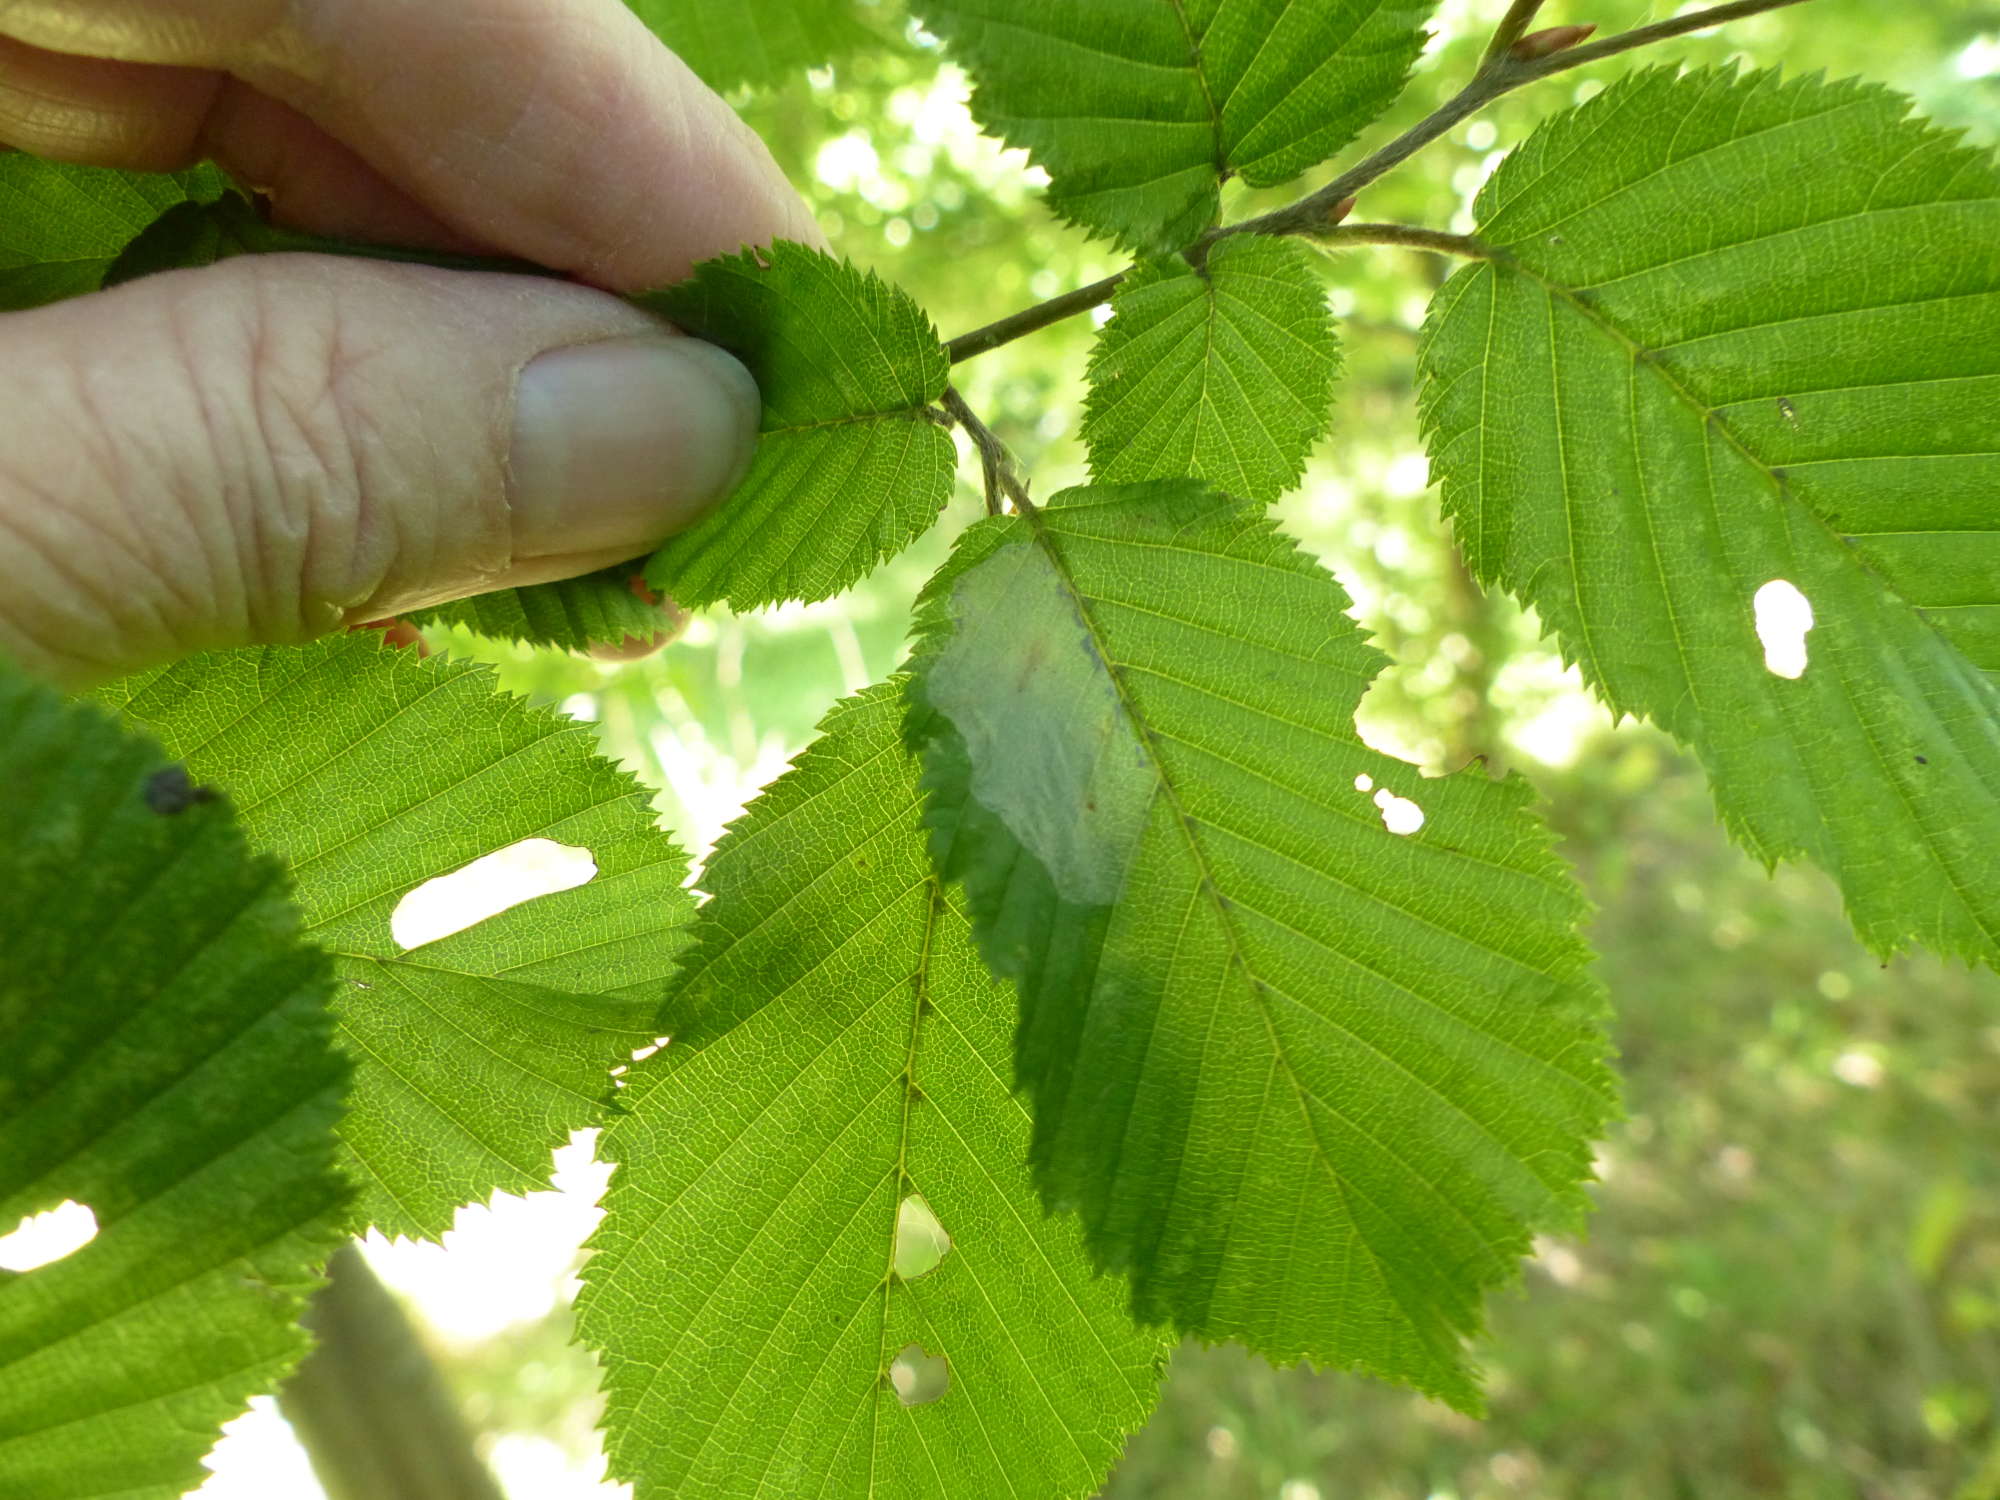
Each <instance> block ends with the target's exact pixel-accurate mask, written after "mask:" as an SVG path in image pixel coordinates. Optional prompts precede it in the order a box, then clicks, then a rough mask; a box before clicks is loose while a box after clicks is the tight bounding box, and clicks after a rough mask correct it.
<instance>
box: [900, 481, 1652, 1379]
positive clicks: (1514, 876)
mask: <svg viewBox="0 0 2000 1500" xmlns="http://www.w3.org/2000/svg"><path fill="white" fill-rule="evenodd" d="M1347 608H1348V600H1347V597H1346V595H1345V594H1344V593H1343V592H1342V591H1341V589H1340V586H1339V585H1338V584H1337V583H1335V582H1334V581H1333V579H1332V578H1331V577H1329V576H1328V575H1327V574H1325V573H1324V572H1322V571H1321V570H1320V569H1319V568H1318V567H1316V566H1315V565H1314V564H1312V563H1311V562H1309V561H1307V560H1306V559H1304V558H1303V557H1301V556H1300V555H1299V554H1298V553H1297V552H1296V551H1295V550H1294V548H1293V546H1292V544H1291V543H1290V542H1289V541H1287V540H1286V539H1285V538H1284V537H1282V536H1281V535H1279V534H1278V533H1277V532H1276V531H1275V530H1274V529H1273V528H1272V527H1271V526H1270V525H1269V524H1268V522H1266V521H1265V520H1264V519H1263V516H1262V513H1261V510H1260V509H1259V508H1257V507H1254V506H1251V505H1247V504H1243V503H1240V502H1236V501H1232V500H1230V499H1228V498H1227V497H1224V496H1222V495H1220V494H1218V493H1216V492H1215V491H1213V490H1211V489H1209V488H1207V487H1206V486H1203V485H1200V484H1197V483H1192V482H1186V481H1181V482H1168V481H1160V482H1155V483H1151V484H1144V485H1128V486H1118V487H1105V488H1099V489H1087V490H1072V491H1068V492H1066V493H1064V494H1063V495H1059V496H1057V497H1056V498H1055V499H1054V500H1053V501H1051V502H1050V503H1049V504H1048V505H1047V506H1046V507H1044V508H1043V509H1042V510H1041V511H1040V512H1039V513H1038V514H1037V515H1036V516H1035V517H1033V518H1012V519H1004V520H996V521H988V522H984V523H981V524H980V525H979V526H976V527H974V528H973V529H972V530H970V531H969V532H967V533H966V535H965V537H964V539H963V540H962V541H961V543H960V545H959V548H958V551H957V552H956V554H955V555H954V557H953V560H952V561H951V563H950V564H949V565H948V566H947V567H946V568H945V569H944V570H943V571H942V572H941V573H940V574H939V575H938V577H937V578H936V579H935V580H934V581H933V583H932V585H931V587H930V588H929V589H928V590H927V591H926V595H925V600H924V604H923V606H922V614H921V617H920V627H919V630H920V634H919V643H918V649H917V653H916V656H915V658H914V662H915V666H916V669H917V676H916V678H915V680H914V682H913V686H912V709H911V722H910V732H911V735H912V737H913V740H914V742H915V743H916V744H918V745H919V746H920V747H921V750H922V754H923V759H924V762H925V772H924V786H925V789H926V792H927V794H928V805H927V811H926V818H927V821H928V824H929V827H930V830H931V834H932V839H933V852H934V854H935V855H936V857H937V859H938V860H939V863H940V867H941V868H943V869H944V870H946V872H947V873H948V874H951V875H953V876H956V877H958V878H960V879H962V880H963V881H964V883H965V887H966V891H967V894H968V899H969V903H970V906H971V910H972V914H973V921H974V926H975V930H976V932H977V935H978V938H979V942H980V944H981V947H982V949H983V951H984V952H985V955H986V957H987V959H988V961H989V963H991V964H992V965H993V966H994V968H995V969H996V970H997V971H998V972H1000V973H1002V974H1004V975H1006V976H1008V977H1011V978H1013V979H1015V981H1016V982H1017V984H1018V986H1019V990H1020V1007H1021V1017H1020V1032H1019V1038H1018V1050H1017V1067H1018V1070H1019V1075H1020V1078H1021V1081H1022V1083H1023V1084H1024V1085H1025V1086H1026V1087H1027V1088H1028V1089H1029V1090H1030V1091H1031V1092H1032V1094H1033V1097H1034V1103H1035V1130H1034V1145H1033V1157H1032V1160H1033V1164H1034V1167H1035V1172H1036V1177H1037V1181H1038V1185H1039V1186H1040V1188H1041V1190H1042V1193H1043V1196H1044V1198H1045V1199H1046V1201H1047V1202H1048V1203H1049V1205H1050V1206H1051V1207H1052V1208H1055V1209H1063V1210H1068V1209H1074V1210H1076V1211H1078V1212H1080V1213H1081V1215H1082V1218H1083V1223H1084V1227H1085V1232H1086V1235H1087V1238H1088V1242H1089V1244H1090V1246H1091V1249H1092V1251H1093V1253H1094V1256H1095V1258H1096V1260H1097V1261H1098V1263H1099V1264H1100V1265H1101V1266H1102V1267H1104V1268H1106V1269H1111V1270H1117V1271H1123V1272H1126V1273H1129V1275H1130V1276H1131V1278H1132V1285H1133V1309H1134V1312H1135V1313H1136V1315H1137V1316H1138V1317H1139V1318H1141V1319H1142V1320H1145V1321H1147V1322H1160V1323H1169V1324H1171V1325H1172V1326H1173V1327H1175V1328H1176V1329H1178V1330H1181V1331H1183V1332H1187V1333H1195V1334H1199V1335H1201V1336H1203V1337H1206V1338H1211V1339H1221V1338H1234V1339H1240V1340H1242V1341H1243V1342H1244V1343H1246V1344H1248V1345H1249V1346H1250V1347H1251V1348H1253V1349H1255V1350H1258V1351H1259V1352H1261V1353H1264V1354H1267V1355H1269V1356H1271V1357H1273V1358H1275V1359H1280V1360H1285V1359H1293V1358H1297V1357H1300V1356H1308V1357H1311V1358H1313V1359H1316V1360H1320V1361H1322V1362H1325V1363H1329V1364H1337V1365H1347V1366H1357V1367H1360V1368H1364V1369H1367V1370H1369V1371H1372V1372H1374V1373H1377V1374H1380V1375H1384V1376H1389V1377H1392V1378H1395V1379H1400V1380H1404V1381H1408V1382H1410V1383H1411V1384H1414V1385H1416V1386H1418V1387H1419V1388H1420V1389H1422V1390H1424V1391H1427V1392H1429V1393H1431V1394H1433V1395H1437V1396H1440V1397H1442V1398H1444V1399H1446V1400H1449V1401H1451V1402H1454V1403H1456V1404H1458V1405H1460V1406H1464V1407H1468V1408H1469V1407H1473V1406H1476V1404H1477V1401H1478V1392H1477V1388H1476V1385H1475V1383H1474V1381H1473V1378H1472V1376H1471V1375H1470V1373H1469V1372H1468V1371H1467V1369H1466V1367H1465V1365H1464V1362H1463V1358H1462V1355H1461V1351H1460V1347H1459V1343H1460V1340H1461V1338H1462V1337H1464V1336H1465V1335H1467V1334H1470V1333H1471V1332H1473V1331H1474V1330H1476V1328H1477V1327H1478V1325H1479V1319H1480V1297H1481V1293H1482V1291H1483V1290H1484V1289H1485V1288H1486V1287H1488V1286H1491V1285H1493V1284H1495V1283H1498V1282H1500V1281H1502V1280H1504V1279H1506V1278H1508V1277H1509V1276H1511V1275H1512V1274H1513V1270H1514V1265H1515V1261H1516V1258H1517V1257H1518V1256H1519V1255H1520V1254H1521V1253H1523V1251H1524V1250H1525V1249H1526V1248H1527V1245H1528V1242H1529V1231H1530V1226H1532V1225H1542V1224H1573V1223H1574V1222H1576V1220H1577V1219H1578V1217H1579V1216H1580V1214H1581V1212H1582V1210H1583V1207H1584V1200H1583V1195H1582V1191H1581V1188H1580V1183H1581V1182H1582V1181H1583V1179H1584V1178H1585V1177H1586V1176H1587V1175H1588V1168H1589V1156H1590V1152H1589V1145H1588V1142H1589V1139H1590V1137H1591V1136H1592V1134H1593V1133H1594V1132H1595V1131H1596V1130H1597V1129H1598V1127H1599V1126H1600V1125H1601V1124H1602V1123H1603V1122H1604V1120H1605V1119H1606V1118H1607V1116H1608V1115H1609V1114H1610V1113H1611V1112H1612V1111H1613V1109H1614V1108H1615V1105H1614V1101H1613V1097H1612V1088H1611V1084H1610V1081H1609V1077H1608V1074H1607V1071H1606V1068H1605V1065H1604V1061H1603V1056H1604V1052H1605V1041H1604V1037H1603V1034H1602V1031H1601V1027H1600V1021H1599V1014H1598V1013H1599V1002H1598V996H1597V993H1596V991H1595V989H1594V987H1593V985H1592V983H1591V982H1590V980H1589V979H1588V978H1587V975H1586V965H1587V961H1588V956H1589V955H1588V952H1587V950H1586V949H1585V947H1584V945H1583V943H1582V942H1581V940H1580V939H1579V938H1578V937H1577V936H1576V932H1575V927H1576V923H1577V921H1578V919H1579V917H1580V916H1581V914H1582V911H1583V903H1582V900H1581V897H1580V895H1579V893H1578V892H1577V890H1576V888H1575V885H1574V883H1573V882H1572V881H1571V879H1570V878H1569V876H1568V873H1567V871H1566V870H1565V869H1564V868H1563V867H1562V865H1561V864H1560V862H1559V861H1557V860H1556V858H1555V857H1554V856H1553V855H1552V854H1551V853H1550V850H1549V847H1548V838H1547V834H1546V832H1545V830H1544V829H1543V828H1542V827H1541V825H1540V824H1539V822H1538V821H1537V820H1536V819H1535V818H1534V817H1533V816H1532V814H1531V813H1530V811H1529V808H1528V801H1529V791H1528V788H1527V787H1526V785H1525V783H1523V782H1521V781H1519V780H1518V779H1513V778H1510V779H1509V780H1507V781H1505V782H1500V783H1495V782H1493V781H1491V780H1489V779H1488V778H1487V777H1486V775H1485V774H1484V772H1483V771H1480V770H1472V771H1467V772H1461V773H1459V774H1457V775H1454V776H1450V777H1445V778H1442V779H1438V780H1428V779H1425V778H1423V777H1421V776H1420V775H1419V774H1418V773H1417V772H1416V771H1415V769H1414V768H1412V767H1410V766H1407V765H1404V764H1403V763H1401V762H1399V761H1395V760H1392V759H1389V758H1388V757H1386V756H1383V755H1380V754H1378V753H1376V752H1374V751H1372V750H1369V749H1367V748H1366V747H1365V746H1363V745H1362V744H1361V742H1360V740H1359V739H1358V738H1357V736H1356V733H1355V730H1354V725H1353V713H1354V709H1355V705H1356V704H1357V703H1358V702H1359V700H1360V698H1361V695H1362V693H1363V691H1364V690H1365V688H1366V687H1367V684H1368V681H1369V679H1370V678H1371V677H1372V676H1373V674H1374V673H1375V671H1376V670H1377V669H1378V667H1379V665H1380V661H1381V658H1380V657H1379V655H1378V654H1377V653H1376V652H1375V651H1374V650H1373V649H1372V648H1370V647H1369V646H1367V645H1366V644H1365V643H1364V642H1363V640H1362V639H1361V636H1360V633H1359V631H1358V630H1357V629H1356V627H1355V626H1354V624H1353V623H1352V621H1350V620H1349V619H1348V618H1347V617H1346V614H1345V611H1346V609H1347ZM1357 778H1361V780H1360V781H1357ZM1371 792H1373V793H1374V796H1373V797H1372V798H1371V795H1370V794H1371ZM1392 797H1393V798H1401V799H1406V800H1412V801H1414V802H1415V803H1416V804H1417V805H1418V806H1419V807H1420V808H1421V809H1422V812H1423V815H1424V822H1423V826H1422V828H1421V829H1420V830H1419V831H1418V832H1416V833H1414V834H1412V835H1409V836H1407V837H1400V836H1398V835H1397V834H1394V833H1391V832H1390V831H1389V830H1388V828H1387V827H1385V825H1384V821H1383V816H1382V813H1381V807H1382V805H1383V801H1384V800H1386V799H1389V798H1392Z"/></svg>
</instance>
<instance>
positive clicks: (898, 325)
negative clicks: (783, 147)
mask: <svg viewBox="0 0 2000 1500" xmlns="http://www.w3.org/2000/svg"><path fill="white" fill-rule="evenodd" d="M638 300H639V302H640V303H641V304H642V305H644V306H646V307H649V308H651V309H652V310H653V311H655V312H657V313H659V314H660V315H661V316H663V317H666V318H668V319H671V320H672V321H673V322H674V323H676V324H678V325H679V326H680V327H682V328H683V329H685V330H686V331H687V332H689V333H691V334H693V335H695V336H696V337H698V338H704V339H707V340H709V341H710V342H711V343H716V344H720V345H721V346H722V347H723V348H725V349H727V350H729V351H730V352H731V353H733V354H735V355H736V356H737V357H738V358H739V359H741V360H742V361H743V363H744V364H745V365H747V366H748V367H749V370H750V373H751V374H752V375H754V376H755V377H756V379H757V386H758V389H759V390H760V391H761V392H762V394H763V397H764V423H763V434H762V436H761V437H760V438H759V440H758V445H757V456H756V458H755V460H754V461H753V462H752V464H751V467H750V472H749V474H748V475H747V476H746V477H745V478H744V480H743V482H742V483H741V484H740V485H738V486H737V488H736V492H735V493H734V494H733V495H731V496H730V498H729V499H728V500H727V501H725V502H724V503H723V504H722V505H721V506H720V507H719V508H718V509H717V510H716V511H715V512H713V513H712V514H711V515H710V516H708V517H707V518H706V519H705V520H703V521H701V522H699V523H697V524H696V525H695V526H693V527H692V528H690V529H689V530H687V531H684V532H682V533H681V534H680V535H679V536H676V537H674V538H673V539H672V540H671V541H669V542H668V543H667V544H666V545H665V546H663V547H661V548H660V550H659V551H658V552H656V553H654V554H653V557H652V561H651V562H650V563H649V564H648V565H647V568H646V581H647V582H648V583H650V584H651V585H652V586H653V587H654V588H655V589H657V590H659V591H660V592H661V593H663V594H668V595H671V596H672V597H673V598H674V599H675V600H677V601H678V602H680V603H681V604H684V605H687V606H688V607H690V608H694V607H698V606H700V605H704V604H712V603H714V602H716V601H718V600H726V601H727V602H728V603H729V604H730V605H731V606H733V607H734V608H737V609H752V608H756V607H758V606H760V605H767V604H778V603H782V602H784V601H786V600H793V599H797V600H818V599H827V598H831V597H832V596H833V595H835V594H837V593H839V592H840V591H841V590H842V589H844V588H846V587H847V586H848V585H850V584H852V583H854V582H855V581H856V580H857V579H859V578H860V577H861V576H862V575H863V574H865V573H867V572H868V571H869V570H870V569H871V568H873V567H874V566H875V565H876V564H877V563H879V562H881V561H883V560H884V559H886V558H888V557H890V556H892V555H893V554H895V553H897V552H899V551H901V550H902V549H903V548H904V547H906V546H908V545H909V544H910V543H911V542H912V541H914V540H915V539H916V538H917V537H918V536H920V535H922V534H923V532H924V531H925V530H927V529H928V528H929V527H930V525H931V523H932V522H933V521H935V520H936V519H937V515H938V512H939V510H940V509H942V508H943V506H944V503H945V501H946V499H948V498H949V497H950V494H951V482H952V475H953V473H954V471H955V470H956V468H957V464H958V450H957V449H956V448H955V447H954V446H953V444H952V441H951V435H950V434H949V433H948V432H947V431H946V430H945V429H944V427H943V426H942V425H940V423H939V422H938V421H936V420H935V419H934V414H933V413H932V411H931V407H932V404H933V403H934V402H936V401H937V400H938V398H939V397H941V396H942V395H943V394H944V388H945V382H946V379H947V378H948V376H949V373H950V361H949V359H948V358H947V357H946V355H945V351H944V346H943V345H942V344H941V343H940V342H939V341H938V336H937V330H936V329H935V328H933V327H932V326H931V322H930V319H929V318H928V317H926V316H925V314H924V312H923V310H922V309H921V308H919V307H918V306H917V305H916V303H914V302H913V301H911V300H910V298H909V297H908V296H907V295H906V294H905V293H903V292H901V291H899V290H897V289H896V288H894V287H891V286H889V285H888V284H887V283H885V282H883V281H882V280H881V279H880V278H879V277H877V276H875V275H874V274H873V273H872V272H870V273H867V274H864V273H862V272H860V271H857V270H856V269H855V268H854V267H853V266H851V265H848V264H846V263H845V262H842V261H836V260H834V259H833V258H832V257H830V256H827V255H824V254H821V253H820V252H819V251H817V250H811V249H808V248H807V247H805V246H803V245H796V244H792V243H789V242H786V241H780V242H779V243H778V244H777V245H775V246H772V247H770V248H769V249H766V250H758V251H745V252H744V253H742V254H740V255H727V256H723V257H721V258H719V259H716V260H711V261H705V262H703V263H702V264H701V265H700V266H698V267H696V269H695V274H694V276H693V277H692V278H691V279H690V280H688V281H686V282H683V283H682V284H681V285H679V286H675V287H668V288H666V289H665V290H663V291H659V292H652V293H648V294H647V295H645V296H644V297H641V298H639V299H638Z"/></svg>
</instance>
